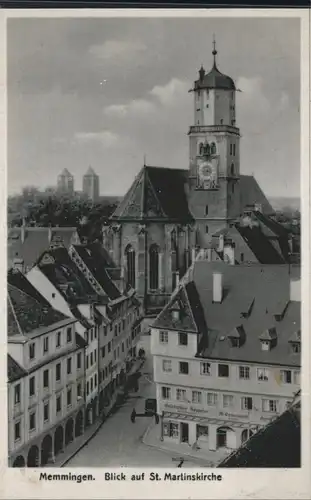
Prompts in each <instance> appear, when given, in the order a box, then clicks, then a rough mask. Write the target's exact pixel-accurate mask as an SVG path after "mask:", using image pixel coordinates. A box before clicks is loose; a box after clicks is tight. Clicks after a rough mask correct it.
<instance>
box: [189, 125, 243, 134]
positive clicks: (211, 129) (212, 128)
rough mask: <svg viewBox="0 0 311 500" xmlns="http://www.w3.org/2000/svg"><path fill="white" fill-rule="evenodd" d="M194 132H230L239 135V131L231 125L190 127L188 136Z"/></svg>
mask: <svg viewBox="0 0 311 500" xmlns="http://www.w3.org/2000/svg"><path fill="white" fill-rule="evenodd" d="M196 132H231V133H232V134H236V135H240V130H239V129H238V128H237V127H233V126H232V125H192V126H191V127H190V129H189V134H190V133H196Z"/></svg>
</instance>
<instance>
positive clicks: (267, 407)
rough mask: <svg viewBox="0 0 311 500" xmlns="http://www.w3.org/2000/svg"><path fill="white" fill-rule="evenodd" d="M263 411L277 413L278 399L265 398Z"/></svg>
mask: <svg viewBox="0 0 311 500" xmlns="http://www.w3.org/2000/svg"><path fill="white" fill-rule="evenodd" d="M262 411H267V412H272V413H275V412H276V411H277V400H276V399H263V400H262Z"/></svg>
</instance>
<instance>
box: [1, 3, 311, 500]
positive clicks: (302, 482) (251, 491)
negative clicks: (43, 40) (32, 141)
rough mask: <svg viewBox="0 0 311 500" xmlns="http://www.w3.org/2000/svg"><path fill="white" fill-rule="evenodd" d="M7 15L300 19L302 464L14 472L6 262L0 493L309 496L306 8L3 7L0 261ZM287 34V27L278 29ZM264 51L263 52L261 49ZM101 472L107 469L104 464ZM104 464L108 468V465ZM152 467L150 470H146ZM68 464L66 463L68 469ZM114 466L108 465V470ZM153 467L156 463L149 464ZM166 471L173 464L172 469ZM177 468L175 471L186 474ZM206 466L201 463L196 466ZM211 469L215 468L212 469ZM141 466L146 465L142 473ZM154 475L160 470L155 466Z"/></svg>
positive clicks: (23, 495) (40, 495)
mask: <svg viewBox="0 0 311 500" xmlns="http://www.w3.org/2000/svg"><path fill="white" fill-rule="evenodd" d="M11 17H19V18H21V17H28V18H30V17H32V18H33V17H38V18H39V17H40V18H45V17H55V18H64V17H79V18H86V17H130V18H133V17H144V18H150V17H166V18H169V17H179V18H182V17H209V18H213V17H217V18H223V17H224V18H226V17H232V18H240V17H243V18H245V17H246V18H247V17H251V18H253V17H260V18H273V17H274V18H281V17H291V18H293V17H296V18H297V17H299V18H300V19H301V106H300V110H301V165H302V168H301V186H302V188H301V190H302V204H301V210H302V255H303V266H302V294H303V298H304V300H303V306H302V331H303V345H304V348H303V354H302V358H303V359H302V363H303V375H302V388H303V390H302V397H303V404H302V422H303V439H302V468H301V469H294V470H282V469H273V470H272V469H270V470H268V469H249V470H247V469H246V470H239V469H222V470H221V469H212V470H211V471H214V472H216V473H219V474H222V475H223V480H222V481H221V482H207V483H205V482H201V483H199V482H192V483H189V482H182V481H180V482H175V483H173V482H165V483H164V482H163V481H162V483H161V482H158V483H156V482H149V481H148V480H147V481H144V482H139V481H138V482H136V483H135V482H131V481H127V482H115V483H106V482H105V481H104V478H103V473H104V470H102V469H99V468H96V469H95V468H94V469H83V470H81V471H75V472H77V473H78V472H79V473H83V474H86V473H88V472H90V473H92V474H93V475H94V476H95V477H96V481H93V482H86V483H81V484H77V483H74V482H73V483H69V482H66V483H65V482H46V481H39V473H38V472H36V471H32V470H30V469H24V470H23V471H20V470H18V469H12V468H11V469H9V468H7V467H6V460H7V424H6V415H7V411H6V363H5V359H6V355H5V354H6V348H5V345H4V342H5V331H6V315H5V307H6V293H5V291H6V268H5V264H4V266H3V267H1V270H0V277H1V280H2V281H1V283H2V290H3V292H4V293H3V296H2V297H1V299H2V300H1V302H0V304H1V305H0V308H1V309H0V313H1V318H2V329H1V334H2V342H1V353H0V360H1V363H0V366H1V375H2V377H1V390H0V403H1V410H2V411H1V414H2V421H3V422H4V425H2V426H1V436H0V451H1V455H0V457H1V462H0V467H1V469H0V473H1V474H0V496H1V497H2V498H16V499H22V498H74V499H80V498H81V499H82V498H99V499H104V498H120V499H121V498H129V499H131V498H133V499H134V498H137V499H140V498H142V499H146V498H167V499H171V498H181V499H183V498H193V499H201V498H202V499H206V498H211V499H213V498H224V499H225V498H267V499H270V498H271V499H272V498H273V499H274V498H278V499H281V498H282V499H283V498H284V499H291V498H300V499H304V498H306V499H308V498H310V496H311V481H310V448H311V447H310V443H311V439H310V438H311V436H310V398H309V395H310V356H309V353H310V340H309V329H310V328H309V327H310V312H309V303H310V295H309V287H310V267H309V257H310V256H309V248H310V212H309V206H310V177H309V164H310V163H309V153H310V141H309V137H310V134H309V132H310V130H309V124H310V121H309V89H310V86H309V81H310V71H309V67H310V50H309V49H310V40H309V27H310V21H309V11H308V9H243V10H241V9H219V10H218V9H208V10H206V9H195V10H191V9H180V10H177V9H176V10H175V9H167V10H164V9H152V10H139V9H131V10H128V9H111V10H101V9H81V10H75V9H72V10H69V9H66V10H65V9H64V10H57V9H51V10H24V9H20V10H9V9H8V10H6V11H1V12H0V26H1V31H0V33H1V37H0V51H1V54H2V55H3V57H1V58H0V75H1V79H0V82H1V86H0V89H1V99H0V106H1V108H0V110H1V113H0V142H1V149H0V150H1V151H3V152H4V155H3V157H2V163H1V164H0V175H1V180H0V201H1V207H2V211H1V216H2V217H1V224H0V238H1V241H2V242H3V247H2V251H3V254H2V262H3V263H5V262H6V189H5V186H6V89H5V82H6V56H4V54H6V20H7V18H11ZM284 37H286V33H284ZM267 56H268V55H267ZM107 470H108V469H107ZM109 470H110V469H109ZM150 470H151V469H150ZM44 471H47V472H49V471H50V472H51V473H53V474H56V473H61V472H63V473H64V472H65V470H64V469H50V470H49V469H44ZM68 471H69V469H66V472H68ZM112 471H113V469H112ZM122 471H123V472H124V471H125V472H126V474H127V475H128V476H130V474H131V473H134V472H136V473H140V472H142V469H122ZM152 471H155V472H157V469H152ZM171 471H172V472H173V473H176V472H177V469H176V468H174V469H171ZM185 471H186V469H184V470H183V469H181V470H180V471H179V472H185ZM201 471H203V472H205V471H206V469H200V472H201ZM217 471H218V472H217ZM145 472H146V473H147V472H148V471H147V470H146V471H145ZM158 472H159V473H160V474H163V472H164V471H163V470H161V469H158Z"/></svg>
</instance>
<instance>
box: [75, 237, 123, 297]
mask: <svg viewBox="0 0 311 500" xmlns="http://www.w3.org/2000/svg"><path fill="white" fill-rule="evenodd" d="M73 248H74V250H75V251H76V252H77V253H78V255H79V256H80V258H81V259H82V260H83V262H84V264H85V265H86V266H87V268H88V269H89V271H90V272H91V273H92V275H93V276H94V278H95V279H96V280H97V281H98V283H99V284H100V286H101V287H102V288H103V290H104V291H105V293H106V294H107V296H108V297H109V299H111V300H114V299H117V298H119V297H121V293H120V292H119V290H118V288H117V287H116V285H115V284H114V283H113V281H112V279H111V275H110V274H109V270H110V269H111V270H112V272H113V270H114V269H115V264H114V263H113V262H112V260H111V257H110V256H109V254H108V252H106V250H105V249H104V248H103V247H102V245H101V244H100V243H93V244H91V245H73Z"/></svg>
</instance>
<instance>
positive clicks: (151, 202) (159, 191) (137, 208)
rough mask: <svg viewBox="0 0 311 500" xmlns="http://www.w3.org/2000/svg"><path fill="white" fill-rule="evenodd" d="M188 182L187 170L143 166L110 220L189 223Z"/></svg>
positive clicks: (190, 218)
mask: <svg viewBox="0 0 311 500" xmlns="http://www.w3.org/2000/svg"><path fill="white" fill-rule="evenodd" d="M187 182H188V171H187V170H177V169H171V168H161V167H149V166H148V167H147V166H144V167H143V168H142V169H141V171H140V172H139V174H138V176H137V177H136V179H135V180H134V182H133V184H132V186H131V187H130V189H129V191H128V192H127V193H126V195H125V196H124V198H123V200H122V201H121V203H120V205H119V206H118V208H117V209H116V211H115V212H114V214H113V215H112V217H111V219H112V220H159V219H170V220H175V221H190V220H192V216H191V214H190V212H189V209H188V200H187V195H186V189H187V188H186V185H187Z"/></svg>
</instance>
